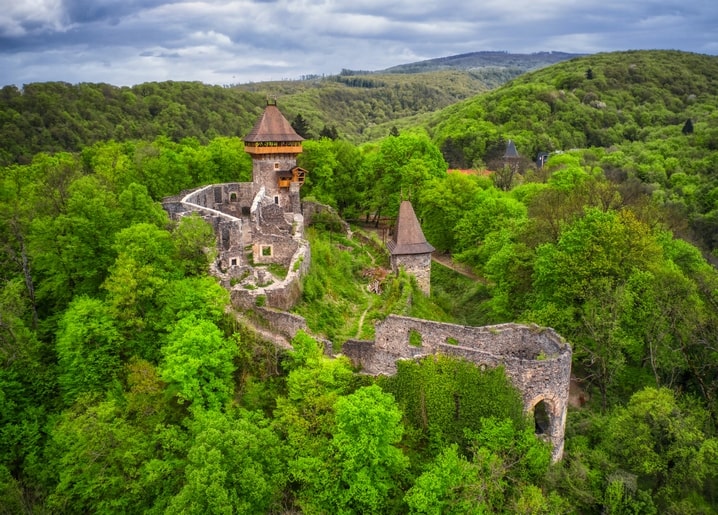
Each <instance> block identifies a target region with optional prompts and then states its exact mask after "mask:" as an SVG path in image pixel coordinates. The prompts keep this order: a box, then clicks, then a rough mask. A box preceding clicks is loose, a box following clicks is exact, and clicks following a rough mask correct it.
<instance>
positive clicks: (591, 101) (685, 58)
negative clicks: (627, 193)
mask: <svg viewBox="0 0 718 515" xmlns="http://www.w3.org/2000/svg"><path fill="white" fill-rule="evenodd" d="M716 105H718V57H715V56H706V55H698V54H690V53H685V52H671V51H640V52H638V51H637V52H621V53H610V54H598V55H592V56H587V57H584V58H581V59H576V60H572V61H567V62H564V63H559V64H556V65H554V66H551V67H550V68H546V69H542V70H539V71H536V72H532V73H529V74H526V75H522V76H521V77H519V78H517V79H514V80H513V81H511V82H510V83H509V84H507V85H505V86H503V87H502V88H500V89H499V90H496V91H493V92H491V93H489V94H487V95H480V96H477V97H475V98H473V99H471V100H467V101H465V102H461V103H458V104H456V105H454V106H451V107H449V108H447V109H445V110H444V111H442V112H440V113H437V114H436V115H434V116H433V117H432V120H431V121H430V122H428V123H427V124H426V127H427V130H428V131H429V133H430V134H431V136H432V139H433V140H434V142H435V143H436V144H437V145H439V147H440V148H441V149H442V153H443V154H444V156H445V157H446V159H447V161H448V162H449V166H450V167H453V168H469V167H472V166H473V167H482V166H485V165H486V164H489V165H494V166H496V165H497V162H496V161H495V159H496V158H497V157H499V156H500V155H502V153H503V151H504V149H505V142H506V140H508V139H512V140H513V141H514V143H515V144H516V147H517V149H518V151H519V153H520V154H521V155H522V156H524V157H525V158H526V159H527V160H529V161H533V160H535V159H536V157H537V155H538V153H539V152H560V151H569V150H575V151H577V152H578V153H579V154H582V155H583V157H582V158H581V159H582V161H583V162H584V163H586V164H591V165H592V166H595V167H597V169H600V171H601V172H602V173H603V174H604V175H605V176H606V177H609V178H610V179H611V180H613V181H614V182H616V183H620V184H622V185H623V186H624V187H628V186H629V185H630V184H631V181H635V180H638V181H640V183H641V184H642V185H643V186H642V187H643V188H645V189H647V190H650V193H651V196H652V198H653V199H654V201H655V202H657V203H659V204H661V205H663V206H665V207H666V208H669V209H670V210H672V211H674V212H676V214H677V216H678V217H679V218H681V219H688V221H689V223H690V228H691V229H692V231H693V234H692V235H691V234H689V232H688V231H682V235H683V236H685V237H688V238H694V239H695V241H696V242H698V243H699V244H700V245H702V246H704V247H705V248H706V249H707V250H713V249H715V248H716V247H718V204H716V199H718V189H716V187H717V186H718V182H717V179H718V177H717V175H716V173H717V170H718V111H716V108H715V107H716ZM498 166H501V165H500V163H498ZM516 179H517V180H518V181H520V179H521V178H520V177H519V176H517V177H516ZM676 223H677V224H679V222H676ZM676 228H677V227H676Z"/></svg>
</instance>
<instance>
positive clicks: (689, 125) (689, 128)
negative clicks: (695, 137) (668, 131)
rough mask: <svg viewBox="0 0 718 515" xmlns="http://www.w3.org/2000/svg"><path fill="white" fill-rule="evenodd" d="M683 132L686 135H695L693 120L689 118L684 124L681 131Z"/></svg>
mask: <svg viewBox="0 0 718 515" xmlns="http://www.w3.org/2000/svg"><path fill="white" fill-rule="evenodd" d="M681 132H682V133H683V134H686V135H688V134H693V120H691V119H690V118H688V119H687V120H686V123H684V124H683V128H682V129H681Z"/></svg>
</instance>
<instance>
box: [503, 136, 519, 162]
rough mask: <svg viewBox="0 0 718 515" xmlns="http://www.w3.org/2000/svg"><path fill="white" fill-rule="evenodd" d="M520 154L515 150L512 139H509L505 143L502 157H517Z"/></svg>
mask: <svg viewBox="0 0 718 515" xmlns="http://www.w3.org/2000/svg"><path fill="white" fill-rule="evenodd" d="M520 157H521V156H520V155H519V151H518V150H516V145H514V141H513V140H511V139H510V140H509V141H508V143H506V152H505V153H504V159H518V158H520Z"/></svg>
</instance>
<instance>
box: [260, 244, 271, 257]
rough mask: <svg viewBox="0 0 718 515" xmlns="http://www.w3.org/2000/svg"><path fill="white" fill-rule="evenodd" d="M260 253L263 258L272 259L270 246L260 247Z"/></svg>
mask: <svg viewBox="0 0 718 515" xmlns="http://www.w3.org/2000/svg"><path fill="white" fill-rule="evenodd" d="M259 251H260V253H261V254H262V256H263V257H272V246H271V245H262V246H261V248H260V249H259Z"/></svg>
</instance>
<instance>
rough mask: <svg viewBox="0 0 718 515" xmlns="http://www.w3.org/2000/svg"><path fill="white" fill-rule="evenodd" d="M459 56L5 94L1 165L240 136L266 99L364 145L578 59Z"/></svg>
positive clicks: (0, 111)
mask: <svg viewBox="0 0 718 515" xmlns="http://www.w3.org/2000/svg"><path fill="white" fill-rule="evenodd" d="M456 57H457V59H455V60H453V61H452V63H451V64H447V63H445V64H444V65H443V66H442V69H441V70H436V69H432V68H427V67H426V66H425V65H424V64H423V63H417V66H420V67H422V71H425V72H426V73H419V74H416V73H412V74H405V73H397V71H396V70H395V71H394V72H393V73H371V72H355V71H351V70H344V71H343V72H342V73H341V74H340V75H334V76H327V77H306V78H305V79H304V80H296V81H278V82H260V83H250V84H243V85H234V86H232V87H220V86H209V85H206V84H201V83H199V82H171V81H170V82H160V83H156V82H155V83H145V84H139V85H136V86H132V87H116V86H112V85H110V84H84V83H83V84H68V83H63V82H48V83H34V84H26V85H24V86H23V88H22V89H18V88H17V87H15V86H5V87H3V88H2V89H1V90H0V164H9V163H13V162H27V161H28V160H29V159H30V158H31V157H32V156H33V155H34V154H36V153H37V152H58V151H63V150H72V151H75V150H79V149H81V148H82V147H84V146H87V145H91V144H93V143H95V142H97V141H104V140H108V139H114V140H117V141H125V140H131V139H154V138H155V137H157V136H166V137H168V138H170V139H172V140H174V141H179V140H180V139H182V138H186V137H193V138H197V139H198V140H199V141H201V142H207V141H209V140H210V139H212V138H214V137H216V136H241V135H244V134H246V133H247V132H248V131H249V129H250V128H251V127H252V124H253V123H254V120H255V119H256V118H257V116H258V115H259V113H260V112H261V109H262V107H263V105H264V103H265V101H266V99H267V98H268V97H277V98H278V99H279V102H280V105H281V106H282V109H283V111H284V113H285V115H286V116H287V117H288V118H289V119H290V120H294V118H295V117H296V116H297V115H298V114H301V115H302V116H303V117H304V119H305V120H306V121H307V122H308V124H309V127H308V134H307V136H308V137H319V136H320V135H321V134H322V131H323V130H324V129H334V130H335V131H339V132H340V133H341V135H342V137H344V138H346V139H349V140H350V141H353V142H359V141H366V140H367V139H369V138H371V137H374V135H373V133H372V132H371V131H370V132H367V133H366V134H365V131H367V130H368V129H371V128H372V127H373V126H374V125H376V124H382V123H391V122H392V121H393V120H397V119H399V118H403V117H406V116H409V115H416V114H418V113H429V112H432V111H436V110H437V109H440V108H443V107H446V106H448V105H450V104H453V103H454V102H457V101H458V100H463V99H466V98H469V97H471V96H473V95H475V94H477V93H479V92H482V91H486V90H488V89H491V88H494V87H497V86H499V85H501V84H503V83H505V82H506V81H508V80H510V79H512V78H514V77H516V76H517V75H520V74H521V73H523V72H525V71H526V70H529V69H533V68H536V67H540V66H545V65H547V64H549V63H550V62H554V61H555V60H558V59H567V58H569V57H571V55H570V54H546V55H544V54H533V55H528V56H522V55H518V56H515V55H513V54H506V53H498V55H493V56H492V58H491V63H492V66H491V67H484V68H480V69H473V68H472V69H467V68H466V66H464V65H465V64H466V60H467V58H466V57H464V58H463V59H462V58H461V56H456ZM415 71H416V70H414V72H415ZM429 72H432V73H429ZM389 129H390V126H388V127H387V128H384V129H382V132H380V133H379V135H380V136H385V135H386V134H388V131H389Z"/></svg>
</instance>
